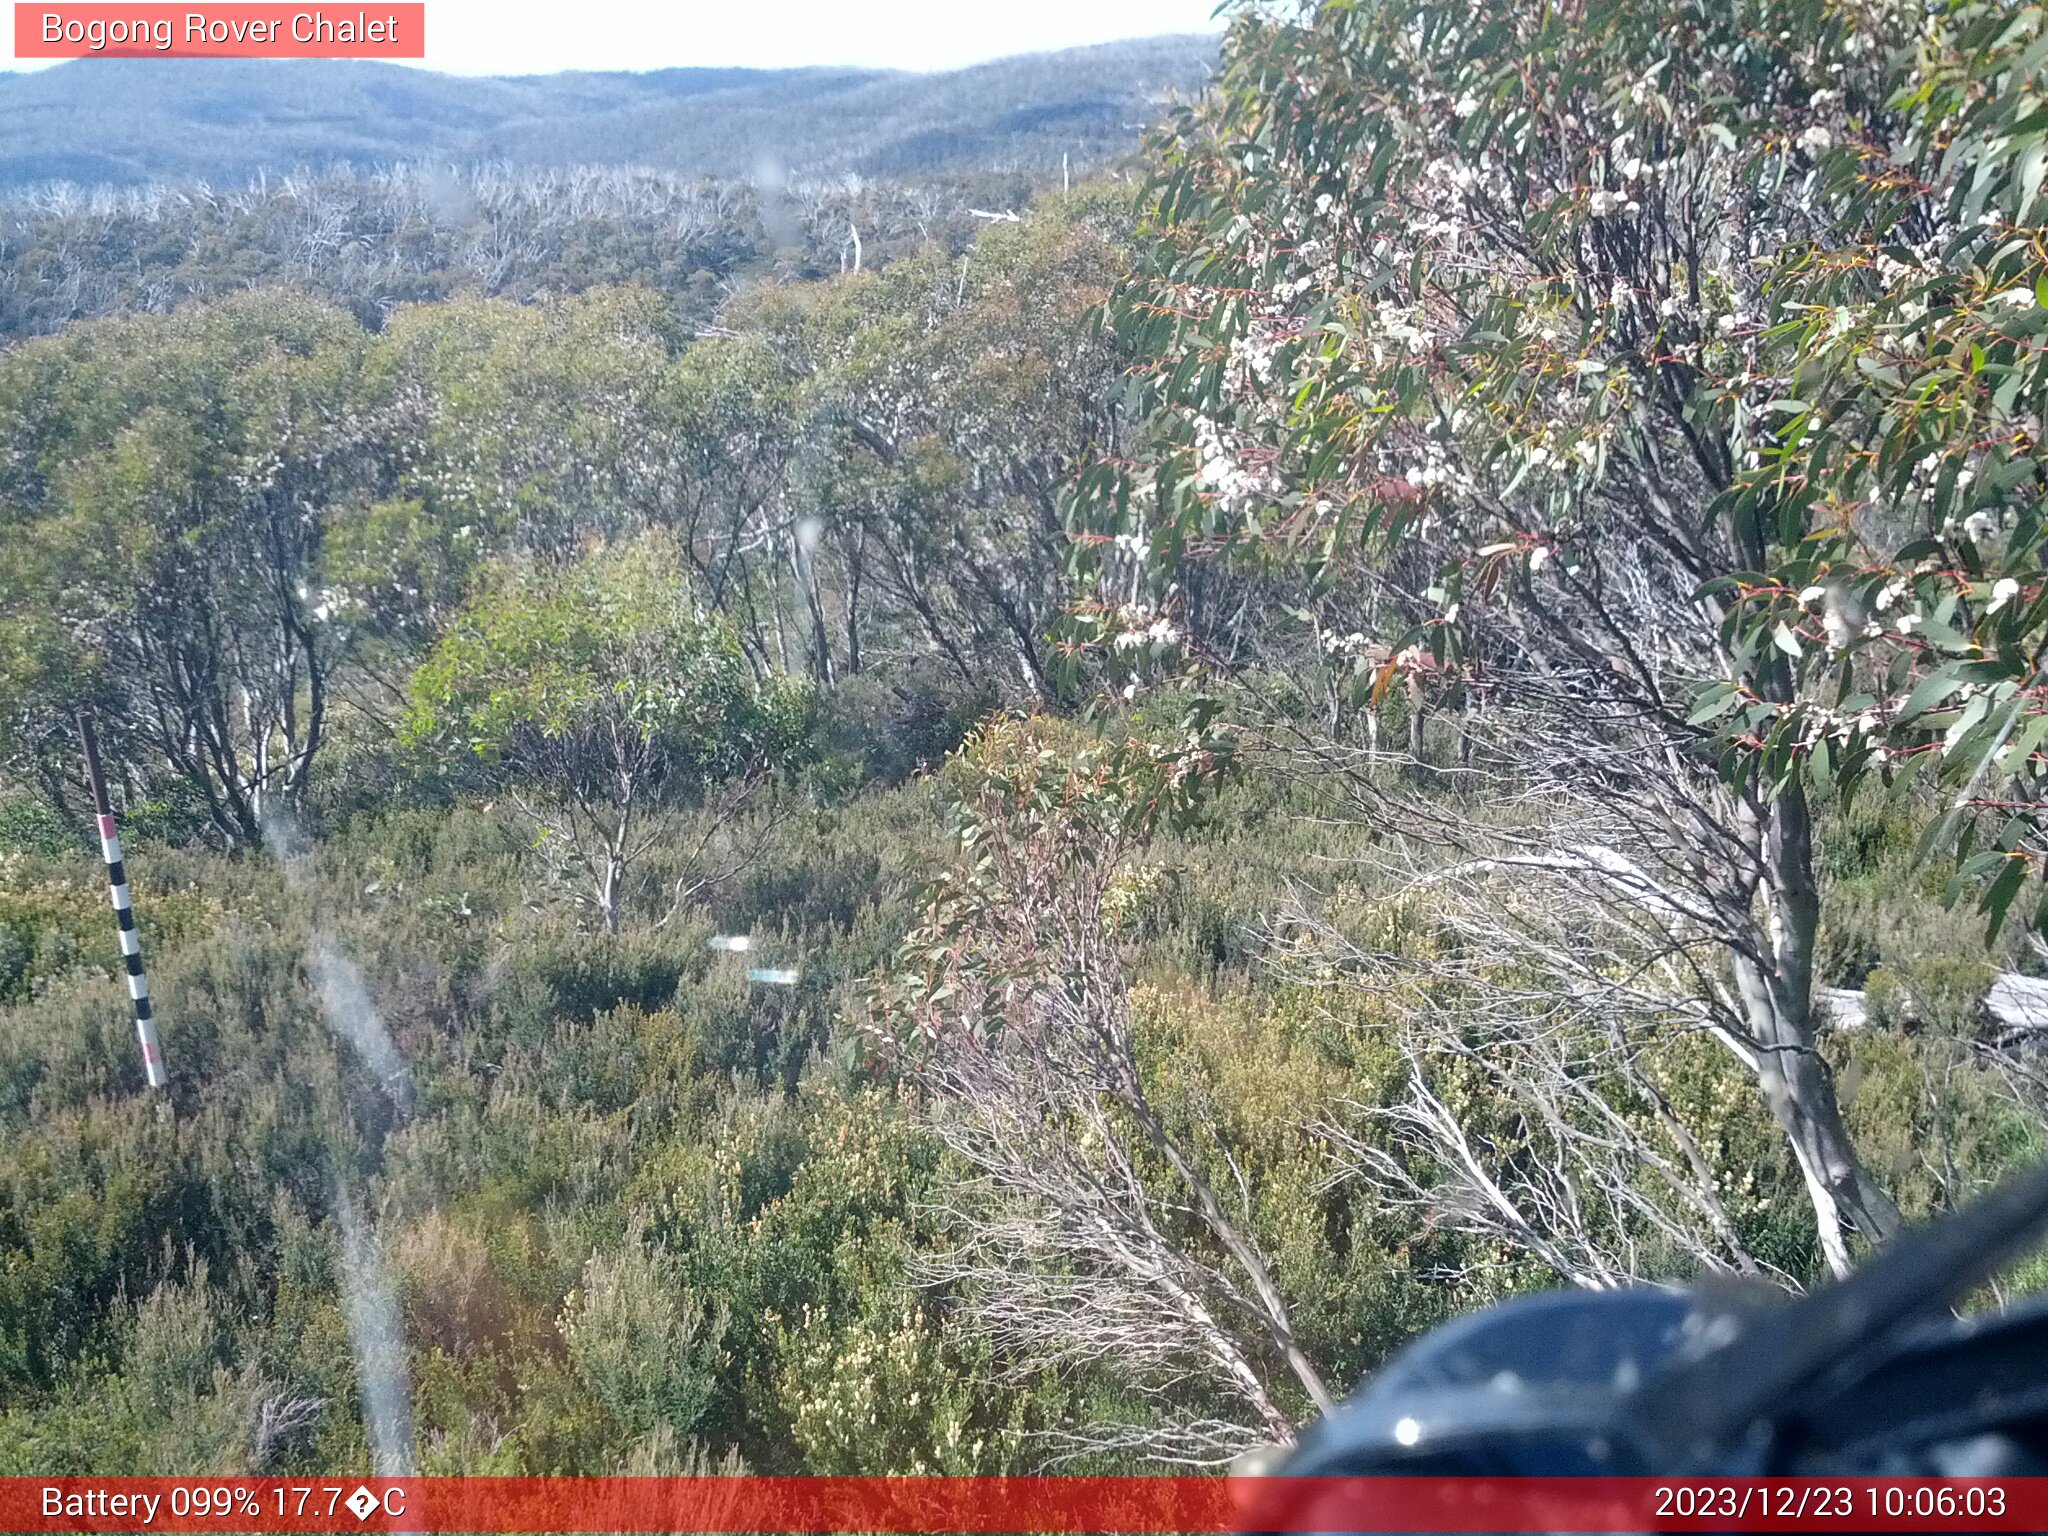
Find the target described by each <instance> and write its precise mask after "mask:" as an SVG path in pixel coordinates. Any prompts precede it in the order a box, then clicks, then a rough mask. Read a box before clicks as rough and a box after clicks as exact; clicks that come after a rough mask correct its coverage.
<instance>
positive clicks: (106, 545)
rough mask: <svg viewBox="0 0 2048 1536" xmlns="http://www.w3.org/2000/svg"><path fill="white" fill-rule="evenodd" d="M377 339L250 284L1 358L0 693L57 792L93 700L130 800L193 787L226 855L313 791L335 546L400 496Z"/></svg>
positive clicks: (332, 628) (329, 661)
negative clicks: (227, 295)
mask: <svg viewBox="0 0 2048 1536" xmlns="http://www.w3.org/2000/svg"><path fill="white" fill-rule="evenodd" d="M365 347H366V338H365V336H364V334H363V333H362V331H361V330H360V328H359V327H358V326H357V325H356V324H355V322H354V321H353V320H351V319H350V318H349V317H347V316H346V315H343V314H340V313H337V312H335V311H332V310H328V309H324V308H322V307H320V306H318V305H314V304H310V303H306V302H303V301H300V300H296V299H291V298H288V297H285V296H282V295H277V294H255V295H249V296H246V297H244V298H240V299H237V300H235V301H233V302H230V303H225V304H221V305H218V306H215V307H212V308H210V309H206V310H202V311H197V312H194V313H190V314H185V315H178V316H174V317H168V318H165V317H156V316H142V317H138V318H135V319H129V320H118V321H116V320H109V321H100V322H96V323H94V324H92V325H90V326H84V327H80V328H79V329H78V330H76V331H73V332H71V333H69V334H68V335H66V336H63V337H58V338H52V339H50V340H46V341H38V342H32V343H29V344H27V345H25V346H23V347H20V348H17V349H16V350H14V351H13V352H11V353H9V354H7V356H6V357H5V358H4V359H0V419H4V420H5V422H6V437H7V441H8V444H9V447H8V450H7V453H6V458H5V463H4V467H0V509H4V510H0V526H4V528H5V530H6V549H7V558H6V559H5V560H4V561H0V612H4V613H5V614H6V615H7V618H6V620H5V621H4V622H5V626H6V632H7V642H6V646H7V651H8V653H9V658H8V664H7V665H6V666H5V667H4V668H0V687H4V688H5V689H6V691H7V694H8V698H7V717H8V726H9V737H10V746H11V748H12V750H13V752H14V753H15V754H16V755H17V756H18V757H23V758H26V759H29V760H34V761H39V762H40V763H41V764H42V767H41V768H40V770H38V775H37V776H38V777H39V779H40V781H41V782H42V783H43V784H44V786H45V788H46V789H48V790H49V791H50V792H51V793H52V795H53V797H55V798H58V799H60V800H62V799H63V798H64V797H65V787H64V786H65V783H66V780H67V778H68V777H69V775H68V774H66V773H65V772H64V771H63V770H61V769H58V768H56V767H54V766H53V765H52V761H51V758H50V754H51V753H52V752H55V753H57V754H59V755H62V756H68V747H67V746H66V745H65V725H66V723H67V716H68V714H69V711H70V710H71V709H73V708H75V707H77V706H78V705H81V704H93V705H97V706H98V707H99V708H100V709H101V711H102V713H103V717H104V722H105V729H106V731H107V734H108V736H109V738H110V741H111V743H112V745H113V749H114V755H115V756H116V758H117V760H118V761H119V763H120V765H121V771H122V772H123V773H124V774H126V775H128V776H130V782H131V784H132V786H133V787H134V788H136V789H137V790H138V791H139V792H141V793H144V794H157V793H160V792H161V791H162V789H163V788H164V787H165V786H166V785H176V786H179V787H180V790H181V792H182V793H183V794H184V795H186V796H188V797H189V798H190V800H191V801H192V802H193V803H194V804H195V806H196V807H197V809H198V811H199V813H200V815H201V817H202V818H203V819H204V820H205V821H206V822H207V823H209V824H210V825H211V827H212V828H213V830H214V831H215V832H216V833H217V834H218V835H219V836H220V837H221V838H223V839H224V840H226V841H227V842H229V843H230V844H246V843H252V842H254V841H256V840H257V839H258V838H259V837H260V835H261V832H260V828H261V824H262V821H263V818H264V816H265V815H266V813H267V811H268V809H269V808H270V807H271V806H272V804H273V803H274V802H280V801H281V802H284V803H286V804H289V803H291V802H295V801H297V800H298V799H300V798H301V797H302V796H303V795H304V793H305V791H306V788H307V785H308V783H309V779H310V775H311V773H312V771H313V765H314V761H315V759H316V757H317V756H318V754H319V751H320V748H321V745H322V744H323V742H324V741H325V739H326V736H327V733H328V727H329V706H330V699H331V692H332V686H333V681H334V674H335V670H336V668H337V666H338V665H340V663H341V661H342V659H343V656H344V654H345V650H346V646H347V641H348V635H349V630H348V627H347V625H345V624H343V623H341V622H339V614H338V612H337V608H336V604H335V602H334V601H333V600H332V594H331V593H329V592H328V591H327V590H326V589H325V586H324V582H323V571H324V561H325V553H324V551H325V541H326V538H327V535H328V532H329V530H330V528H331V527H332V525H333V524H334V522H335V521H336V519H337V518H339V517H341V516H343V515H345V514H347V513H349V512H350V511H351V510H352V509H354V508H357V507H360V506H362V505H364V504H366V503H367V502H368V501H370V500H372V499H373V498H374V497H376V496H377V495H378V494H379V492H380V491H381V490H384V489H387V488H388V482H389V455H388V453H387V452H386V447H387V445H386V444H385V443H384V441H383V435H384V429H385V425H386V423H385V419H384V416H383V412H382V406H381V404H380V401H379V399H378V397H377V395H376V393H375V391H374V390H373V389H368V388H367V387H366V385H365V381H364V375H363V360H364V353H365Z"/></svg>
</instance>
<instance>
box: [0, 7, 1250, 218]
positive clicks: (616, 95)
mask: <svg viewBox="0 0 2048 1536" xmlns="http://www.w3.org/2000/svg"><path fill="white" fill-rule="evenodd" d="M1215 60H1216V39H1215V38H1213V37H1201V36H1189V37H1162V38H1150V39H1144V40H1139V41H1134V42H1128V43H1107V44H1102V45H1099V46H1096V47H1092V48H1076V49H1070V50H1067V51H1065V52H1060V53H1049V54H1039V55H1029V56H1024V57H1019V58H1012V59H1003V60H999V61H997V62H994V63H990V64H980V65H975V66H973V67H972V68H968V69H961V70H951V71H945V72H941V73H936V74H928V75H918V74H909V73H905V72H901V71H890V70H855V69H830V70H828V69H789V70H744V69H657V70H648V71H644V72H640V73H630V74H629V73H623V72H620V73H609V74H606V73H574V72H572V73H564V74H558V75H532V76H525V77H521V78H511V79H503V78H491V77H477V78H472V77H465V76H457V75H442V74H436V73H434V72H432V71H430V70H424V69H408V68H405V67H403V66H400V65H394V64H378V63H372V62H366V61H361V60H333V59H295V60H263V59H182V60H179V61H177V62H176V63H175V65H174V66H172V67H168V68H167V67H165V66H164V65H163V64H161V63H159V62H156V61H152V60H146V59H81V60H76V61H73V62H71V63H67V64H61V65H58V66H56V67H55V68H52V69H47V70H40V71H37V72H35V73H32V74H10V75H7V76H4V77H0V188H4V187H21V186H27V185H32V184H36V183H42V182H51V181H68V182H75V183H80V184H88V185H111V186H136V185H142V184H146V183H150V182H164V181H184V180H191V179H195V178H198V179H204V180H207V181H211V182H227V183H230V184H233V183H239V182H242V181H246V180H249V179H251V178H253V177H256V176H258V175H260V174H265V173H267V174H270V175H273V176H277V175H290V174H293V173H295V172H304V171H315V172H318V171H325V170H331V169H335V168H339V167H355V168H358V169H363V170H373V169H377V168H379V167H384V166H389V165H393V164H399V163H403V164H408V165H427V166H440V165H455V166H463V165H468V164H472V163H475V162H478V161H487V162H493V163H501V164H504V165H507V166H510V167H513V168H515V169H518V170H553V171H565V170H570V169H573V168H575V167H578V166H584V165H619V164H630V165H637V166H644V167H647V168H650V169H653V170H660V171H668V172H673V173H676V174H679V175H684V176H691V177H696V176H716V177H720V178H723V179H727V180H747V179H750V178H755V177H760V176H763V175H768V174H773V175H777V176H781V177H796V178H808V179H817V178H821V177H836V176H845V175H858V176H907V175H915V176H925V175H940V174H948V173H955V174H957V173H973V172H986V171H1018V170H1037V171H1046V170H1053V171H1057V170H1058V169H1059V166H1060V163H1061V160H1062V158H1067V159H1068V160H1070V162H1071V164H1072V165H1074V166H1076V167H1083V166H1092V165H1096V164H1099V163H1101V162H1103V161H1106V160H1113V159H1119V158H1123V157H1125V156H1128V155H1130V154H1131V153H1133V152H1134V151H1135V150H1136V148H1137V145H1138V137H1139V133H1140V131H1141V130H1142V129H1143V127H1144V126H1145V125H1146V124H1147V123H1149V122H1151V121H1152V120H1153V119H1154V118H1155V117H1157V116H1158V114H1159V111H1160V108H1161V105H1162V104H1163V102H1164V101H1165V100H1166V98H1167V97H1168V95H1169V94H1180V95H1188V94H1192V93H1193V92H1195V91H1197V90H1199V89H1200V88H1201V86H1202V84H1203V82H1204V81H1205V80H1206V79H1207V78H1208V76H1209V74H1210V72H1211V70H1212V69H1213V67H1214V64H1215Z"/></svg>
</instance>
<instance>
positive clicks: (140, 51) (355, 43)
mask: <svg viewBox="0 0 2048 1536" xmlns="http://www.w3.org/2000/svg"><path fill="white" fill-rule="evenodd" d="M426 55H427V8H426V6H425V5H424V4H423V3H419V0H414V3H411V4H386V3H372V4H369V5H327V6H320V5H272V4H224V5H208V4H201V5H191V6H184V5H120V4H90V5H79V4H64V3H59V4H53V5H38V4H33V3H20V0H17V4H16V5H15V7H14V56H15V57H16V58H18V59H423V58H425V57H426Z"/></svg>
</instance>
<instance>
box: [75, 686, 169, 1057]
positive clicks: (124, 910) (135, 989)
mask: <svg viewBox="0 0 2048 1536" xmlns="http://www.w3.org/2000/svg"><path fill="white" fill-rule="evenodd" d="M78 739H79V742H80V743H81V744H82V745H83V746H84V748H85V772H86V777H87V778H88V779H90V780H91V781H92V804H93V810H94V812H95V813H96V814H97V815H98V817H99V826H100V854H101V856H102V857H104V858H105V859H106V861H107V891H108V894H109V896H110V897H111V899H112V900H113V903H114V924H115V926H116V927H117V928H118V929H119V930H120V934H121V960H122V963H123V964H124V965H125V966H126V967H127V968H128V995H129V996H130V997H131V998H133V999H134V1000H135V1035H136V1038H137V1039H139V1040H140V1041H141V1042H142V1069H143V1071H144V1072H145V1073H147V1074H148V1077H149V1086H150V1087H152V1088H161V1087H163V1086H164V1085H165V1084H166V1083H168V1082H169V1081H170V1078H169V1077H168V1076H167V1075H166V1074H165V1072H164V1048H163V1045H162V1043H161V1042H160V1041H159V1040H158V1039H157V1034H156V1016H155V1015H154V1014H153V1013H151V1012H150V1007H149V977H148V976H146V975H144V974H143V970H142V940H141V938H140V937H139V936H138V935H137V934H136V932H135V905H134V903H133V902H132V901H131V900H130V899H129V896H128V866H127V865H126V864H125V863H123V862H122V859H121V833H120V831H119V829H117V828H116V827H115V825H114V808H113V807H112V806H111V805H109V804H108V803H107V779H106V775H105V774H104V773H102V772H101V771H100V744H99V739H98V738H97V737H96V736H94V735H93V729H92V713H91V711H90V710H83V709H81V710H80V711H79V712H78Z"/></svg>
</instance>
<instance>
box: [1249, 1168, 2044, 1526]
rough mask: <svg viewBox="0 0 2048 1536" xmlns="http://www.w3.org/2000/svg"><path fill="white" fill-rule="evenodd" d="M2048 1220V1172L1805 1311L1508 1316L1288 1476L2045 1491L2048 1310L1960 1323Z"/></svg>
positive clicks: (1379, 1385)
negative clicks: (1900, 1482)
mask: <svg viewBox="0 0 2048 1536" xmlns="http://www.w3.org/2000/svg"><path fill="white" fill-rule="evenodd" d="M2044 1221H2048V1166H2044V1167H2042V1168H2039V1169H2036V1170H2035V1171H2034V1172H2032V1173H2030V1174H2027V1175H2026V1176H2024V1177H2022V1178H2019V1179H2016V1180H2014V1181H2013V1182H2011V1183H2009V1184H2007V1185H2006V1186H2004V1187H2003V1188H2001V1189H1999V1190H1996V1191H1994V1192H1993V1193H1992V1194H1990V1195H1988V1196H1986V1197H1985V1198H1984V1199H1983V1200H1981V1201H1979V1202H1978V1203H1977V1204H1976V1205H1974V1206H1972V1207H1971V1208H1969V1209H1968V1210H1965V1211H1963V1212H1961V1213H1959V1214H1957V1215H1955V1216H1951V1217H1948V1218H1947V1219H1945V1220H1943V1221H1940V1222H1936V1223H1934V1224H1932V1225H1930V1226H1927V1227H1925V1228H1922V1229H1920V1230H1918V1231H1916V1232H1912V1233H1909V1234H1907V1235H1906V1236H1904V1237H1902V1238H1900V1239H1898V1240H1897V1241H1896V1242H1895V1243H1894V1244H1893V1245H1892V1246H1890V1247H1888V1248H1886V1249H1885V1250H1884V1251H1883V1252H1882V1253H1880V1254H1878V1255H1876V1256H1875V1257H1873V1258H1872V1259H1871V1260H1870V1262H1869V1263H1867V1264H1866V1265H1865V1266H1864V1267H1863V1268H1862V1269H1861V1270H1859V1271H1858V1272H1857V1273H1856V1274H1854V1275H1852V1276H1851V1277H1850V1278H1848V1279H1847V1280H1844V1281H1842V1282H1841V1283H1840V1284H1837V1285H1833V1286H1830V1287H1828V1288H1827V1289H1824V1290H1820V1291H1816V1292H1814V1293H1812V1294H1811V1295H1808V1296H1806V1297H1803V1298H1800V1299H1798V1300H1792V1301H1788V1300H1784V1299H1782V1298H1775V1299H1774V1297H1773V1296H1772V1294H1771V1293H1768V1292H1762V1291H1758V1290H1751V1289H1748V1288H1743V1287H1737V1286H1734V1285H1732V1284H1731V1285H1725V1286H1724V1285H1718V1284H1708V1285H1703V1286H1700V1287H1698V1288H1696V1289H1694V1290H1691V1291H1680V1290H1654V1289H1649V1288H1643V1289H1638V1290H1624V1291H1607V1292H1585V1291H1575V1292H1565V1293H1559V1294H1552V1295H1546V1296H1535V1297H1529V1298H1525V1299H1522V1300H1518V1301H1512V1302H1508V1303H1506V1304H1504V1305H1502V1306H1498V1307H1494V1308H1492V1309H1490V1310H1488V1311H1485V1312H1481V1313H1477V1314H1475V1315H1473V1316H1471V1317H1467V1318H1463V1319H1460V1320H1459V1321H1458V1322H1455V1323H1452V1324H1449V1325H1447V1326H1446V1327H1443V1328H1441V1329H1439V1330H1437V1331H1436V1332H1435V1333H1433V1334H1431V1335H1430V1336H1429V1337H1427V1338H1425V1339H1423V1340H1422V1341H1421V1342H1420V1343H1418V1344H1416V1345H1414V1346H1413V1347H1411V1348H1410V1349H1409V1350H1407V1351H1406V1352H1405V1353H1404V1354H1402V1355H1401V1356H1400V1357H1398V1358H1397V1359H1396V1360H1395V1361H1394V1362H1393V1363H1392V1364H1391V1365H1389V1366H1388V1367H1387V1369H1386V1370H1384V1371H1382V1372H1381V1373H1380V1374H1379V1375H1378V1376H1377V1377H1375V1378H1374V1379H1373V1381H1372V1383H1371V1385H1370V1386H1368V1387H1367V1388H1366V1389H1365V1390H1363V1391H1361V1392H1360V1393H1359V1394H1358V1395H1357V1396H1356V1397H1354V1398H1352V1399H1350V1400H1349V1401H1348V1402H1346V1403H1344V1404H1343V1405H1341V1406H1340V1407H1339V1408H1338V1409H1337V1410H1336V1411H1335V1412H1334V1413H1332V1414H1331V1415H1330V1416H1329V1417H1328V1418H1327V1419H1325V1420H1324V1421H1323V1422H1321V1423H1320V1424H1318V1425H1316V1426H1315V1427H1314V1428H1313V1429H1312V1430H1311V1431H1309V1433H1308V1434H1307V1435H1305V1436H1304V1437H1303V1439H1302V1442H1301V1445H1300V1447H1299V1449H1297V1450H1296V1451H1295V1453H1294V1454H1293V1455H1292V1456H1291V1457H1289V1458H1288V1460H1287V1461H1286V1463H1285V1464H1284V1465H1283V1466H1282V1467H1281V1468H1280V1469H1279V1470H1280V1473H1281V1475H1282V1476H1283V1477H1361V1476H1387V1475H1390V1474H1414V1475H1453V1476H1456V1475H1465V1476H1508V1477H1517V1476H1519V1477H1560V1476H1563V1477H1571V1476H1598V1475H1605V1476H1618V1477H1641V1476H1652V1475H1656V1476H1692V1477H1712V1476H1749V1477H1761V1476H1768V1475H1786V1476H1798V1475H1808V1476H1834V1475H1838V1474H1849V1473H1856V1474H1865V1475H1872V1476H1939V1477H2006V1476H2038V1475H2043V1474H2048V1297H2042V1298H2035V1299H2032V1300H2029V1301H2027V1302H2025V1303H2022V1304H2021V1305H2019V1306H2016V1307H2014V1308H2012V1309H2011V1310H2009V1311H2006V1312H2004V1313H2002V1314H1998V1315H1994V1316H1988V1317H1984V1318H1979V1319H1969V1320H1958V1319H1957V1318H1956V1317H1955V1316H1954V1314H1953V1312H1952V1311H1951V1309H1952V1308H1953V1307H1954V1306H1956V1305H1957V1304H1958V1303H1960V1302H1961V1301H1962V1300H1963V1299H1964V1297H1966V1296H1967V1295H1968V1294H1969V1292H1970V1291H1972V1290H1973V1289H1974V1288H1976V1287H1977V1286H1978V1285H1980V1284H1981V1283H1983V1282H1984V1281H1985V1280H1987V1279H1989V1278H1990V1277H1991V1276H1992V1275H1993V1274H1995V1273H1996V1272H1997V1271H1998V1270H1999V1269H2001V1268H2002V1267H2004V1266H2005V1265H2006V1264H2007V1263H2009V1262H2010V1261H2011V1260H2012V1259H2013V1258H2015V1257H2016V1256H2017V1255H2019V1254H2020V1253H2021V1252H2023V1251H2024V1250H2025V1249H2026V1248H2027V1247H2028V1246H2029V1245H2030V1244H2031V1242H2032V1241H2033V1240H2034V1239H2035V1237H2036V1236H2038V1235H2039V1233H2040V1231H2041V1228H2042V1226H2043V1224H2044ZM1284 1496H1285V1495H1284V1491H1282V1493H1281V1497H1283V1498H1284Z"/></svg>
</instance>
